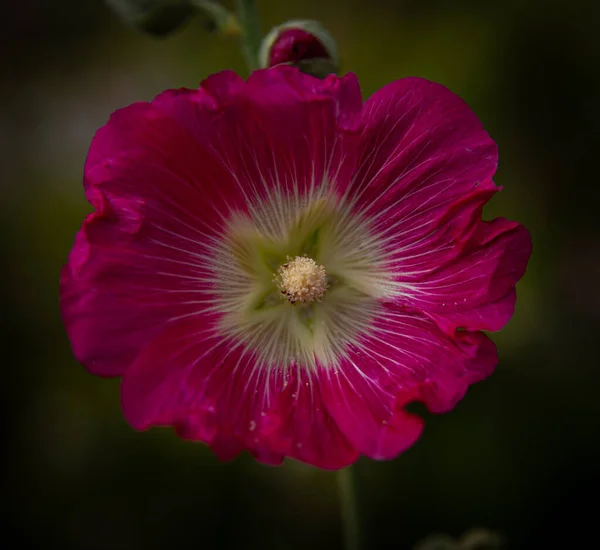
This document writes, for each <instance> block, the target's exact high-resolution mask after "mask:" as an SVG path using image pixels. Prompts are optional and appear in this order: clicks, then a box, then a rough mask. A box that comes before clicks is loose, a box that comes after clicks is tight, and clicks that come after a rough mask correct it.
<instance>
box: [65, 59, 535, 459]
mask: <svg viewBox="0 0 600 550" xmlns="http://www.w3.org/2000/svg"><path fill="white" fill-rule="evenodd" d="M496 164H497V152H496V145H495V144H494V142H493V141H492V140H491V139H490V137H489V136H488V134H487V133H486V132H485V131H484V130H483V128H482V126H481V124H480V122H479V121H478V120H477V118H476V117H475V115H474V114H473V113H472V112H471V111H470V109H469V108H468V107H467V105H466V104H465V103H464V102H463V101H462V100H461V99H459V98H458V97H457V96H455V95H454V94H453V93H451V92H450V91H448V90H447V89H446V88H444V87H443V86H440V85H438V84H434V83H432V82H428V81H426V80H422V79H418V78H405V79H402V80H398V81H396V82H393V83H391V84H389V85H387V86H385V87H384V88H383V89H381V90H380V91H379V92H377V93H375V94H374V95H373V96H372V97H371V98H370V99H369V100H368V101H366V102H365V103H363V101H362V98H361V93H360V89H359V84H358V81H357V79H356V77H355V76H354V75H351V74H350V75H346V76H345V77H342V78H339V77H336V76H329V77H328V78H327V79H325V80H319V79H316V78H313V77H310V76H307V75H304V74H302V73H300V72H299V71H298V70H296V69H294V68H292V67H285V66H284V67H275V68H272V69H268V70H261V71H258V72H255V73H254V74H253V75H252V76H251V77H250V78H249V79H248V81H247V82H244V81H243V80H242V79H240V78H239V77H238V76H236V75H235V74H234V73H232V72H229V71H225V72H222V73H219V74H217V75H214V76H212V77H210V78H208V79H207V80H206V81H204V82H203V83H202V85H201V87H200V89H199V90H185V89H182V90H171V91H167V92H164V93H162V94H161V95H159V96H158V97H157V98H156V99H155V100H154V101H152V102H151V103H136V104H134V105H131V106H129V107H126V108H125V109H122V110H120V111H117V112H116V113H114V114H113V116H112V117H111V119H110V121H109V122H108V124H107V125H106V126H104V127H103V128H101V129H100V130H99V131H98V133H97V134H96V136H95V138H94V140H93V142H92V145H91V148H90V152H89V155H88V158H87V162H86V165H85V179H84V185H85V191H86V196H87V198H88V200H89V201H90V203H91V204H92V205H93V206H94V208H95V211H94V212H93V213H92V214H90V215H89V216H88V217H87V218H86V220H85V221H84V223H83V226H82V228H81V230H80V231H79V233H78V234H77V237H76V241H75V245H74V247H73V250H72V251H71V253H70V256H69V262H68V265H67V266H66V267H65V268H64V269H63V272H62V280H61V295H62V312H63V318H64V321H65V324H66V327H67V331H68V334H69V337H70V340H71V344H72V346H73V350H74V353H75V356H76V358H77V359H78V360H79V361H80V362H81V363H83V364H84V365H85V366H86V367H87V368H88V369H89V370H90V372H92V373H93V374H97V375H100V376H122V377H123V380H122V386H121V390H122V405H123V410H124V414H125V416H126V418H127V420H128V421H129V422H130V423H131V425H132V426H133V427H134V428H136V429H139V430H143V429H147V428H149V427H150V426H156V425H171V426H174V427H175V429H176V430H177V433H178V434H179V435H180V436H181V437H183V438H186V439H192V440H198V441H203V442H205V443H207V444H208V445H210V447H211V448H212V449H213V451H214V452H215V453H216V454H217V455H218V456H219V457H220V458H222V459H228V458H231V457H233V456H235V455H236V454H237V453H239V452H240V451H242V450H244V449H246V450H249V451H250V452H251V453H252V454H253V455H254V456H255V457H256V458H257V459H258V460H260V461H261V462H265V463H270V464H276V463H279V462H281V460H282V459H283V458H284V457H286V456H288V457H292V458H295V459H298V460H300V461H303V462H307V463H309V464H313V465H316V466H319V467H321V468H328V469H336V468H341V467H344V466H346V465H348V464H350V463H352V462H353V461H355V460H356V459H357V457H358V456H359V455H366V456H369V457H372V458H375V459H391V458H393V457H395V456H396V455H398V454H399V453H400V452H402V451H404V450H405V449H406V448H407V447H409V446H411V445H412V444H413V443H414V442H415V440H416V439H417V438H418V437H419V435H420V433H421V430H422V424H423V423H422V420H421V419H420V418H419V417H418V416H415V415H413V414H409V413H408V412H407V411H406V410H405V406H406V405H407V404H408V403H410V402H413V401H421V402H424V403H425V404H426V406H427V407H428V408H429V409H430V410H431V411H433V412H445V411H448V410H450V409H452V408H453V407H454V405H455V404H456V403H457V402H458V401H459V400H460V399H461V398H462V397H463V395H464V394H465V392H466V390H467V388H468V386H469V385H470V384H472V383H474V382H477V381H479V380H482V379H483V378H485V377H486V376H488V375H489V374H490V373H491V372H492V370H493V368H494V366H495V365H496V362H497V355H496V348H495V346H494V344H493V343H492V342H491V340H489V339H488V337H487V336H485V335H484V334H483V333H482V332H481V331H482V330H489V331H495V330H499V329H500V328H502V327H503V326H504V325H505V324H506V322H507V321H508V320H509V319H510V317H511V315H512V313H513V310H514V306H515V296H516V295H515V284H516V282H517V281H518V280H519V279H520V278H521V277H522V276H523V274H524V272H525V268H526V264H527V261H528V258H529V255H530V252H531V241H530V237H529V234H528V232H527V230H526V229H525V228H524V227H523V226H521V225H519V224H517V223H515V222H511V221H508V220H506V219H502V218H497V219H495V220H492V221H482V220H481V209H482V206H483V205H484V203H486V202H487V201H488V200H489V199H490V198H491V197H492V196H493V195H494V193H496V191H497V190H498V187H496V186H495V184H494V183H493V182H492V176H493V174H494V171H495V169H496Z"/></svg>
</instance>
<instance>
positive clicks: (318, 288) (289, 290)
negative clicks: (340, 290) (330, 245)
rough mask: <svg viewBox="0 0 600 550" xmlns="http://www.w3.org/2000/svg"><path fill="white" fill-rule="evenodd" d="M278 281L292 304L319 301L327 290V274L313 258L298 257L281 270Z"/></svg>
mask: <svg viewBox="0 0 600 550" xmlns="http://www.w3.org/2000/svg"><path fill="white" fill-rule="evenodd" d="M276 281H277V282H278V284H279V287H280V288H281V293H282V294H283V295H284V296H285V297H286V298H287V299H288V300H289V302H290V303H291V304H295V303H297V302H301V303H305V304H307V303H311V302H314V301H315V300H319V299H320V298H321V296H323V294H325V291H326V290H327V272H326V271H325V268H324V267H323V266H322V265H319V264H317V262H315V261H314V260H313V259H312V258H307V257H306V256H296V257H295V258H294V259H293V260H290V261H289V262H287V263H285V264H283V265H282V266H281V267H280V268H279V272H278V275H277V277H276Z"/></svg>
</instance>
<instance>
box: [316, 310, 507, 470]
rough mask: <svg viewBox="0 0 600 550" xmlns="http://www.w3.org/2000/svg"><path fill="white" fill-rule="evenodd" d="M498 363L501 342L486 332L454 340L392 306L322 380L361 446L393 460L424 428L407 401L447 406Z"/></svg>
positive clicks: (340, 420) (333, 408) (437, 408)
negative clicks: (497, 353)
mask: <svg viewBox="0 0 600 550" xmlns="http://www.w3.org/2000/svg"><path fill="white" fill-rule="evenodd" d="M496 363H497V356H496V348H495V346H494V344H493V343H492V342H491V341H490V340H489V339H488V338H487V337H486V336H485V335H483V334H482V333H481V332H466V331H463V332H460V333H459V334H457V335H456V336H455V337H454V338H451V337H449V336H448V335H446V334H444V333H443V332H442V331H441V330H440V329H439V328H438V327H437V326H436V325H435V324H434V323H432V322H431V321H429V320H427V319H426V318H425V317H423V316H422V315H421V314H418V313H415V312H407V311H404V310H402V309H401V308H398V307H396V306H391V305H388V306H387V307H386V309H385V311H384V312H383V313H382V314H381V316H380V318H379V320H378V322H377V324H376V326H375V327H374V329H373V334H372V336H370V337H368V338H366V339H365V340H364V341H362V342H361V345H360V347H356V348H354V349H352V350H350V351H349V352H348V354H347V356H346V357H345V358H344V359H343V361H342V363H341V364H340V366H339V368H337V369H335V370H334V371H329V370H324V371H323V372H322V374H321V376H320V385H321V387H322V391H323V396H324V399H325V403H326V405H327V409H328V410H329V412H330V413H331V415H332V417H333V418H334V419H335V421H336V422H337V424H338V426H339V427H340V429H341V430H342V432H343V433H344V434H345V435H346V437H347V438H348V439H349V441H350V442H351V443H352V444H353V445H355V446H356V448H357V449H358V451H360V452H361V453H362V454H365V455H367V456H370V457H371V458H377V459H389V458H393V457H394V456H396V455H397V454H399V453H400V452H402V451H403V450H405V449H406V448H407V447H409V446H410V445H412V444H413V443H414V441H415V440H416V439H417V438H418V437H419V435H420V433H421V430H422V421H421V419H420V418H419V417H416V416H414V415H412V414H409V413H407V412H406V411H405V410H404V407H405V405H407V404H408V403H410V402H412V401H423V402H425V404H426V405H427V407H428V408H429V409H430V410H431V411H432V412H443V411H447V410H449V409H451V408H452V407H454V405H456V403H457V402H458V401H459V400H460V399H461V398H462V397H463V395H464V393H465V392H466V390H467V388H468V386H469V385H470V384H473V383H475V382H478V381H479V380H482V379H483V378H485V377H486V376H488V375H489V374H490V373H491V371H492V370H493V368H494V366H495V365H496Z"/></svg>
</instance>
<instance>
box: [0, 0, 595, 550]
mask: <svg viewBox="0 0 600 550" xmlns="http://www.w3.org/2000/svg"><path fill="white" fill-rule="evenodd" d="M258 5H259V8H260V11H261V16H262V19H263V30H265V31H266V30H267V29H268V28H270V27H271V26H273V25H275V24H278V23H281V22H283V21H285V20H288V19H291V18H297V17H304V18H316V19H319V20H321V21H322V22H323V23H324V24H325V26H326V27H327V28H328V29H329V30H330V32H331V33H332V34H333V35H334V36H335V37H336V39H337V41H338V45H339V49H340V52H341V56H342V62H343V70H344V71H349V70H351V71H354V72H356V73H357V74H358V76H359V78H360V81H361V84H362V86H363V93H364V96H365V97H368V96H369V95H370V94H371V93H372V92H374V91H375V90H376V89H378V88H380V87H381V86H383V85H384V84H386V83H387V82H389V81H391V80H393V79H396V78H399V77H402V76H408V75H418V76H423V77H426V78H429V79H432V80H435V81H438V82H441V83H443V84H445V85H446V86H448V87H449V88H451V89H452V90H454V91H455V92H457V93H458V94H460V95H461V96H462V97H463V98H465V99H466V100H467V102H468V103H469V104H470V105H471V106H472V108H473V109H474V110H475V112H476V113H477V114H478V115H479V117H480V118H481V119H482V121H483V123H484V125H485V127H486V128H487V130H488V131H489V132H490V134H491V135H492V137H493V138H495V140H496V141H497V142H498V143H499V146H500V168H499V171H498V174H497V178H496V182H497V183H498V184H500V185H503V186H504V190H503V192H502V193H500V194H499V195H498V196H496V197H495V198H494V200H493V202H492V203H491V204H490V205H489V208H488V209H487V212H486V214H487V216H489V217H493V216H496V215H503V216H506V217H508V218H512V219H516V220H519V221H521V222H522V223H524V224H525V225H526V226H527V227H528V228H529V229H530V231H531V233H532V235H533V241H534V253H533V257H532V259H531V262H530V265H529V269H528V272H527V275H526V276H525V278H524V280H523V281H522V282H521V283H520V284H519V287H518V291H519V300H518V303H517V311H516V313H515V316H514V318H513V320H512V321H511V323H510V324H509V326H508V327H507V328H506V329H505V330H504V331H502V332H501V333H499V334H497V335H494V339H495V340H496V342H497V343H498V345H499V351H500V364H499V366H498V369H497V371H496V373H495V374H494V375H493V376H492V377H491V378H489V379H488V380H487V381H485V382H482V383H480V384H478V385H476V386H474V387H473V388H471V389H470V391H469V392H468V394H467V396H466V398H465V399H464V400H463V401H462V402H461V403H460V404H459V405H458V407H457V408H456V410H455V411H454V412H452V413H450V414H447V415H444V416H433V415H428V414H426V421H427V427H426V430H425V434H424V436H423V437H422V439H421V440H420V441H419V442H418V443H417V444H416V445H415V446H414V448H412V449H410V450H409V451H408V452H406V453H405V454H403V455H402V456H400V457H399V458H398V459H397V460H394V461H391V462H385V463H377V462H373V461H366V460H365V461H361V462H360V463H359V465H358V468H359V474H360V476H361V481H362V483H361V486H362V490H361V502H362V515H363V518H364V522H365V534H366V538H367V540H368V544H367V545H366V547H367V548H373V549H379V548H393V549H407V550H408V549H410V548H412V547H413V546H414V545H415V544H416V543H417V542H418V541H419V540H420V539H422V538H424V537H425V536H426V535H428V534H429V533H432V532H445V533H449V534H451V535H453V536H456V535H459V534H460V533H462V532H463V531H465V530H467V529H469V528H471V527H478V526H483V527H488V528H490V529H494V530H497V531H500V532H502V533H503V534H504V535H505V537H506V539H507V540H508V542H509V548H511V549H521V548H522V549H538V548H539V549H544V548H547V547H550V546H552V547H553V548H555V547H558V548H568V549H571V548H573V549H577V548H584V547H585V548H591V546H589V545H586V544H587V543H588V541H590V540H593V537H596V536H597V535H596V534H595V533H596V531H597V527H596V525H595V524H596V523H597V508H596V507H597V494H598V490H599V488H600V487H599V485H600V484H599V483H598V481H599V479H600V473H599V470H598V465H599V463H600V438H599V435H600V425H599V420H600V399H599V398H598V390H599V389H600V368H599V367H600V365H599V364H598V363H599V357H598V348H599V346H598V336H599V331H598V328H599V326H600V324H599V321H600V235H599V231H598V222H597V216H598V213H599V212H600V209H599V204H598V199H599V195H600V192H599V186H600V182H599V181H598V173H597V171H596V165H597V159H598V155H599V147H600V108H599V105H600V42H599V39H598V21H600V11H599V9H598V3H597V2H594V1H593V0H571V1H569V2H553V1H545V2H543V1H541V0H539V1H537V0H530V1H526V0H525V1H524V0H509V1H504V2H481V1H475V0H460V1H442V0H402V1H393V0H369V1H361V0H351V1H347V2H337V1H335V0H329V1H328V0H304V1H303V2H293V3H292V2H280V1H277V0H262V1H259V2H258ZM0 7H1V13H2V23H0V25H1V30H0V41H1V48H0V64H1V65H0V66H1V69H0V74H2V75H3V76H2V86H1V87H0V192H1V200H0V247H1V248H0V252H1V258H2V265H3V266H4V267H3V268H2V270H1V271H0V283H1V284H0V308H1V309H0V323H1V325H0V329H1V330H0V342H1V343H2V351H3V357H4V365H5V366H4V383H3V384H2V386H3V392H4V398H3V399H2V403H3V405H4V406H5V407H6V410H7V413H8V414H7V418H8V422H7V423H6V424H5V427H6V428H7V430H6V432H7V438H6V440H5V451H4V454H5V467H4V472H5V474H6V477H7V480H6V482H7V483H6V489H5V491H4V493H3V494H4V495H5V497H4V500H5V503H6V505H7V506H8V508H9V513H8V514H6V513H5V514H4V519H5V521H6V526H5V528H4V532H3V537H2V539H3V543H2V546H3V547H6V548H24V547H28V546H33V547H40V548H41V547H45V548H48V547H50V548H53V547H60V548H62V549H83V550H85V549H90V550H92V549H132V550H137V549H162V548H169V549H170V548H206V549H211V548H215V549H216V548H219V549H221V548H223V549H231V548H236V549H237V548H240V549H253V548H261V549H281V550H287V549H290V550H293V549H303V548H306V547H310V548H312V549H313V550H317V549H321V548H323V549H338V548H341V536H340V519H339V507H338V500H337V492H336V485H335V479H334V476H333V475H331V474H330V473H327V472H321V471H318V470H315V469H313V468H310V467H307V466H304V465H301V464H298V463H294V462H288V463H286V464H285V465H284V466H281V467H277V468H272V467H266V466H262V465H259V464H257V463H256V462H254V461H253V460H252V459H251V458H250V457H248V456H242V457H240V458H238V459H236V460H235V461H233V462H231V463H227V464H220V463H218V462H217V460H216V459H215V458H214V457H213V455H212V454H211V452H210V451H209V450H208V449H206V448H205V447H204V446H203V445H200V444H193V443H189V442H183V441H180V440H178V439H177V438H176V437H175V436H174V435H173V434H172V433H171V432H170V431H169V430H165V429H163V430H159V429H156V430H152V431H149V432H146V433H136V432H134V431H133V430H132V429H131V428H130V427H129V426H128V425H127V424H126V423H125V421H124V420H123V417H122V414H121V410H120V405H119V391H118V385H119V381H118V380H116V379H114V380H103V379H100V378H95V377H93V376H91V375H89V374H87V373H86V371H85V370H84V369H83V367H81V366H80V365H78V364H77V363H76V361H75V360H74V359H73V357H72V354H71V351H70V347H69V344H68V341H67V338H66V335H65V332H64V329H63V326H62V323H61V320H60V314H59V299H58V277H59V270H60V268H61V266H62V264H63V263H64V262H65V261H66V257H67V253H68V251H69V249H70V247H71V245H72V243H73V238H74V235H75V232H76V231H77V230H78V228H79V225H80V223H81V221H82V219H83V217H84V215H85V214H86V213H87V212H88V211H89V209H90V208H89V205H88V204H87V203H86V202H85V200H84V196H83V191H82V187H81V176H82V167H83V163H84V160H85V156H86V152H87V148H88V146H89V143H90V140H91V138H92V136H93V134H94V132H95V130H96V129H97V128H98V127H99V126H101V125H103V124H104V123H105V121H106V120H107V118H108V116H109V114H110V113H111V112H112V111H113V110H115V109H117V108H119V107H121V106H124V105H126V104H129V103H131V102H134V101H136V100H148V99H151V98H152V97H153V96H154V95H156V94H157V93H158V92H159V91H161V90H163V89H166V88H175V87H179V86H188V87H195V86H197V84H198V82H199V81H200V80H201V79H202V78H204V77H206V76H207V75H209V74H210V73H213V72H216V71H219V70H221V69H223V68H227V67H230V68H233V69H236V70H237V71H240V72H244V71H245V67H244V61H243V58H242V56H241V55H240V53H239V51H238V47H237V44H236V42H235V41H233V40H230V41H227V40H224V39H221V38H219V37H216V36H212V35H210V34H208V33H207V32H206V31H205V29H204V28H203V26H202V25H201V22H200V20H194V21H192V22H191V23H190V24H189V25H187V26H186V27H185V28H184V29H183V30H181V31H180V32H177V33H175V34H174V35H173V36H171V37H169V38H168V39H162V40H160V39H153V38H150V37H148V36H145V35H142V34H140V33H138V32H136V31H134V30H132V29H131V28H128V27H127V26H125V25H124V24H123V23H122V22H120V21H119V20H118V19H117V18H116V17H115V16H114V15H113V13H112V12H111V11H110V10H109V9H108V8H107V7H106V5H105V4H104V3H103V2H102V1H101V0H85V1H82V0H54V1H50V0H20V1H19V2H14V1H4V0H2V1H0ZM11 541H14V542H11Z"/></svg>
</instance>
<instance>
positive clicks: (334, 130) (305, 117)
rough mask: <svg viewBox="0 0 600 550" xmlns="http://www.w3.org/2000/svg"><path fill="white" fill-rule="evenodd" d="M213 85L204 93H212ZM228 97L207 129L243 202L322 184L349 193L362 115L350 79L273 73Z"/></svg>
mask: <svg viewBox="0 0 600 550" xmlns="http://www.w3.org/2000/svg"><path fill="white" fill-rule="evenodd" d="M214 78H215V77H212V79H209V80H208V81H207V82H205V83H203V84H202V89H205V88H207V87H208V88H210V90H212V88H213V80H214ZM230 91H231V95H229V96H228V97H227V105H226V106H225V107H223V108H222V109H221V113H220V116H219V117H218V118H215V120H214V121H213V123H212V124H211V127H210V132H211V134H210V135H211V138H210V139H211V146H212V148H213V151H214V153H215V154H216V155H217V156H218V157H219V158H220V159H221V160H222V162H223V164H224V165H225V166H226V167H227V169H228V170H230V171H231V173H232V174H233V175H234V177H235V179H236V181H237V182H238V184H239V186H240V190H241V192H243V193H244V194H245V195H246V197H247V198H248V202H250V203H255V202H256V201H257V200H259V199H264V198H265V197H266V196H268V195H270V194H273V193H274V192H282V191H283V192H284V193H287V194H289V195H291V196H295V195H296V194H299V196H303V195H305V194H306V193H308V192H309V190H311V189H314V188H316V187H318V186H320V185H321V184H322V183H323V182H324V181H326V182H333V183H334V184H335V185H342V184H343V185H347V180H348V179H349V178H350V176H351V173H352V171H353V170H354V167H355V164H354V163H355V161H356V154H355V152H356V147H358V139H359V136H358V124H359V114H360V111H361V108H362V97H361V94H360V87H359V85H358V81H357V79H356V77H355V76H354V75H347V76H345V77H343V78H338V77H330V78H327V79H325V80H324V81H323V80H319V79H317V78H314V77H311V76H309V75H305V74H303V73H301V72H299V71H298V70H296V69H294V68H292V67H285V66H281V67H273V68H271V69H265V70H260V71H255V72H254V73H253V74H252V76H251V77H250V78H249V79H248V81H247V82H246V83H245V85H244V86H237V87H234V88H232V89H231V90H230ZM209 93H210V91H209Z"/></svg>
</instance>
